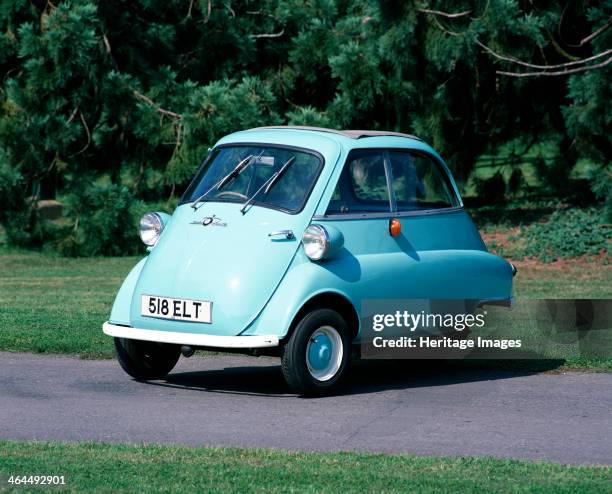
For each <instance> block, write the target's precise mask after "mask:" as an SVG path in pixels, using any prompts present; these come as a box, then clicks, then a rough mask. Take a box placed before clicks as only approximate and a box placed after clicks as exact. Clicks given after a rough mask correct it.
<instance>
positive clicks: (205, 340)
mask: <svg viewBox="0 0 612 494" xmlns="http://www.w3.org/2000/svg"><path fill="white" fill-rule="evenodd" d="M102 331H104V333H105V334H107V335H108V336H114V337H115V338H129V339H132V340H144V341H156V342H159V343H172V344H175V345H190V346H204V347H211V348H270V347H276V346H278V340H279V338H278V336H276V335H246V336H219V335H212V334H202V333H177V332H172V331H157V330H153V329H142V328H132V327H130V326H119V325H117V324H112V323H110V322H108V321H107V322H105V323H104V324H103V325H102Z"/></svg>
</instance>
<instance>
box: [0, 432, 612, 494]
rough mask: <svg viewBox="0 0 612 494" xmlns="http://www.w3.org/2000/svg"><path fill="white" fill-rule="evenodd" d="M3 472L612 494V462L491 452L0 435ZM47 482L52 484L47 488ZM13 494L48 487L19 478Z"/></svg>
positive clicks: (335, 487) (155, 482)
mask: <svg viewBox="0 0 612 494" xmlns="http://www.w3.org/2000/svg"><path fill="white" fill-rule="evenodd" d="M0 458H2V461H0V479H1V481H2V483H3V485H1V486H0V490H2V489H3V488H7V487H8V486H9V484H7V479H8V478H9V476H10V475H45V474H49V475H64V476H65V480H66V486H65V489H67V490H72V491H83V490H95V491H96V492H162V491H163V492H223V493H230V492H238V493H244V492H422V493H426V492H508V493H519V492H538V493H547V492H550V493H555V494H560V493H565V492H567V493H573V492H580V493H582V494H586V493H598V494H599V493H603V492H609V489H610V482H612V469H611V468H610V467H605V466H568V465H558V464H553V463H548V462H527V461H514V460H497V459H491V458H432V457H414V456H408V455H383V454H357V453H297V452H284V451H278V450H263V449H236V448H186V447H176V446H157V445H147V446H143V445H131V446H127V445H106V444H92V443H80V444H60V443H17V442H9V441H0ZM47 490H49V489H47ZM14 491H15V492H28V491H31V492H36V491H41V487H26V488H24V486H18V487H16V488H14Z"/></svg>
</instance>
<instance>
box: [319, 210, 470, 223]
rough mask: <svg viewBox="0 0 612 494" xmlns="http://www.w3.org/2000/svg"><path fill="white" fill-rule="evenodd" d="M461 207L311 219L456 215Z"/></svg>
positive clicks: (353, 214) (334, 219)
mask: <svg viewBox="0 0 612 494" xmlns="http://www.w3.org/2000/svg"><path fill="white" fill-rule="evenodd" d="M463 210H464V208H463V207H454V208H443V209H425V210H422V211H401V212H400V211H397V212H395V213H392V212H388V213H387V212H385V213H349V214H329V215H325V214H317V215H315V216H313V217H312V219H313V221H339V220H365V219H377V218H401V217H403V216H429V215H432V214H444V213H457V212H459V211H463Z"/></svg>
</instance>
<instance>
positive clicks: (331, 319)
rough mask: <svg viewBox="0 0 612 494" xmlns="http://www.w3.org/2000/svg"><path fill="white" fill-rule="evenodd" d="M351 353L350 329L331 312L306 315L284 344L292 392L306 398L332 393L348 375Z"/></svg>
mask: <svg viewBox="0 0 612 494" xmlns="http://www.w3.org/2000/svg"><path fill="white" fill-rule="evenodd" d="M349 354H350V335H349V329H348V326H347V324H346V322H345V321H344V319H343V318H342V317H341V316H340V315H339V314H338V313H337V312H335V311H333V310H330V309H315V310H312V311H311V312H309V313H308V314H306V315H305V316H304V317H303V318H302V320H301V321H300V322H299V323H298V325H297V326H296V328H295V331H294V332H293V334H292V335H291V337H290V338H289V341H288V342H287V343H286V344H285V345H284V347H283V350H282V355H281V363H282V369H283V376H284V377H285V380H286V381H287V383H288V384H289V386H290V387H291V389H292V390H293V391H295V392H297V393H299V394H301V395H304V396H321V395H325V394H330V393H332V392H333V391H334V390H336V389H337V388H338V385H339V384H340V382H341V381H342V379H343V377H344V375H345V374H346V369H347V366H348V361H349Z"/></svg>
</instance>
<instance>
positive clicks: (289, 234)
mask: <svg viewBox="0 0 612 494" xmlns="http://www.w3.org/2000/svg"><path fill="white" fill-rule="evenodd" d="M281 236H282V237H285V239H287V240H293V239H294V238H295V235H294V234H293V230H279V231H277V232H272V233H268V237H281Z"/></svg>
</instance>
